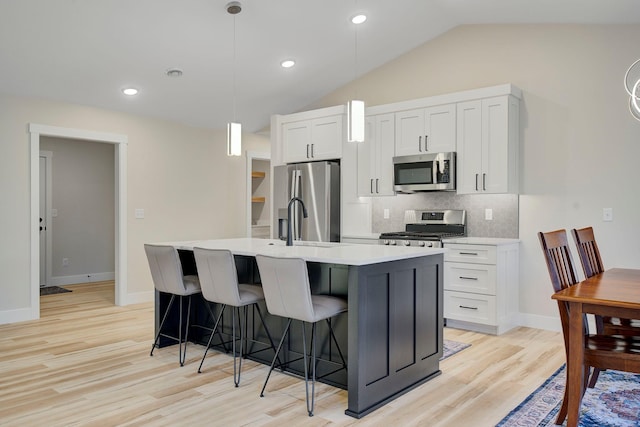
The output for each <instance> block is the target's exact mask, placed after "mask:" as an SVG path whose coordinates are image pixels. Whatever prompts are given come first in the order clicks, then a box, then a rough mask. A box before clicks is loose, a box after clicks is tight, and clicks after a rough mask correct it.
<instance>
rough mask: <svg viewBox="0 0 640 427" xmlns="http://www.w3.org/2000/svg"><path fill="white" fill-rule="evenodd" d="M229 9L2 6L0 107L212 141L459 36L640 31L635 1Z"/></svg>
mask: <svg viewBox="0 0 640 427" xmlns="http://www.w3.org/2000/svg"><path fill="white" fill-rule="evenodd" d="M227 3H228V1H227V0H180V1H177V0H0V93H7V94H15V95H23V96H30V97H40V98H47V99H54V100H60V101H64V102H70V103H77V104H83V105H90V106H95V107H100V108H106V109H111V110H117V111H123V112H128V113H134V114H142V115H146V116H152V117H158V118H163V119H168V120H174V121H178V122H182V123H185V124H188V125H193V126H198V127H206V128H223V127H224V125H225V123H226V122H228V121H230V120H232V119H233V115H234V106H233V105H234V99H235V119H236V120H237V121H240V122H241V123H242V124H243V126H244V129H245V130H247V131H257V130H259V129H261V128H263V127H265V126H267V125H268V124H269V117H270V116H271V114H275V113H279V114H286V113H290V112H294V111H299V110H300V109H303V108H304V107H305V106H307V105H309V104H311V103H312V102H314V101H316V100H317V99H319V98H321V97H322V96H324V95H326V94H328V93H330V92H332V91H333V90H335V89H337V88H339V87H341V86H343V85H345V84H347V83H348V82H350V81H352V80H354V79H355V78H356V77H357V76H358V75H362V74H364V73H366V72H368V71H370V70H372V69H374V68H376V67H379V66H380V65H382V64H384V63H386V62H388V61H391V60H393V59H394V58H397V57H398V56H400V55H402V54H404V53H406V52H408V51H410V50H411V49H413V48H415V47H417V46H419V45H421V44H423V43H425V42H428V41H429V40H431V39H432V38H434V37H437V36H438V35H440V34H442V33H444V32H446V31H448V30H449V29H451V28H454V27H456V26H458V25H464V24H490V23H639V22H640V1H637V0H536V1H531V0H244V1H241V3H242V9H243V10H242V12H241V13H240V14H238V15H235V17H234V16H233V15H230V14H228V13H227V11H226V5H227ZM357 12H363V13H365V14H366V15H367V16H368V19H367V21H366V22H365V23H364V24H361V25H360V26H358V27H357V30H356V26H355V25H354V24H352V23H351V21H350V19H351V17H352V16H354V15H355V14H356V13H357ZM234 21H235V22H234ZM234 25H235V49H234ZM356 31H357V33H356ZM356 53H357V55H356ZM234 57H235V59H234ZM284 59H294V60H295V61H296V65H295V67H293V68H289V69H284V68H282V67H281V66H280V62H281V61H282V60H284ZM172 68H178V69H180V70H182V71H183V75H182V76H181V77H168V76H167V75H166V71H167V70H168V69H172ZM234 70H235V71H234ZM234 80H235V88H236V89H235V95H234ZM127 86H133V87H136V88H137V89H138V90H139V94H138V95H136V96H134V97H127V96H125V95H123V94H122V92H121V90H122V89H123V88H124V87H127Z"/></svg>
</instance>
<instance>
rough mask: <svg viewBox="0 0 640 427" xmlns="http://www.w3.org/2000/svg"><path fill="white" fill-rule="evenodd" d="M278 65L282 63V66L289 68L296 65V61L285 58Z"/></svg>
mask: <svg viewBox="0 0 640 427" xmlns="http://www.w3.org/2000/svg"><path fill="white" fill-rule="evenodd" d="M280 65H282V68H291V67H293V66H294V65H296V61H294V60H293V59H286V60H284V61H282V62H281V63H280Z"/></svg>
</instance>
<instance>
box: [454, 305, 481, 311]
mask: <svg viewBox="0 0 640 427" xmlns="http://www.w3.org/2000/svg"><path fill="white" fill-rule="evenodd" d="M458 307H460V308H465V309H467V310H477V309H478V307H469V306H467V305H459V306H458Z"/></svg>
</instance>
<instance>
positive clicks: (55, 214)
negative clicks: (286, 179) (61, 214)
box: [51, 209, 58, 218]
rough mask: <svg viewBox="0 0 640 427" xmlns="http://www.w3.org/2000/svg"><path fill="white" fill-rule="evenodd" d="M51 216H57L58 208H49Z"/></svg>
mask: <svg viewBox="0 0 640 427" xmlns="http://www.w3.org/2000/svg"><path fill="white" fill-rule="evenodd" d="M51 216H52V217H53V218H55V217H57V216H58V209H51Z"/></svg>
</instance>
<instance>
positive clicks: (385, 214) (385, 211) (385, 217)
mask: <svg viewBox="0 0 640 427" xmlns="http://www.w3.org/2000/svg"><path fill="white" fill-rule="evenodd" d="M383 216H384V219H389V209H385V210H384V211H383Z"/></svg>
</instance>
